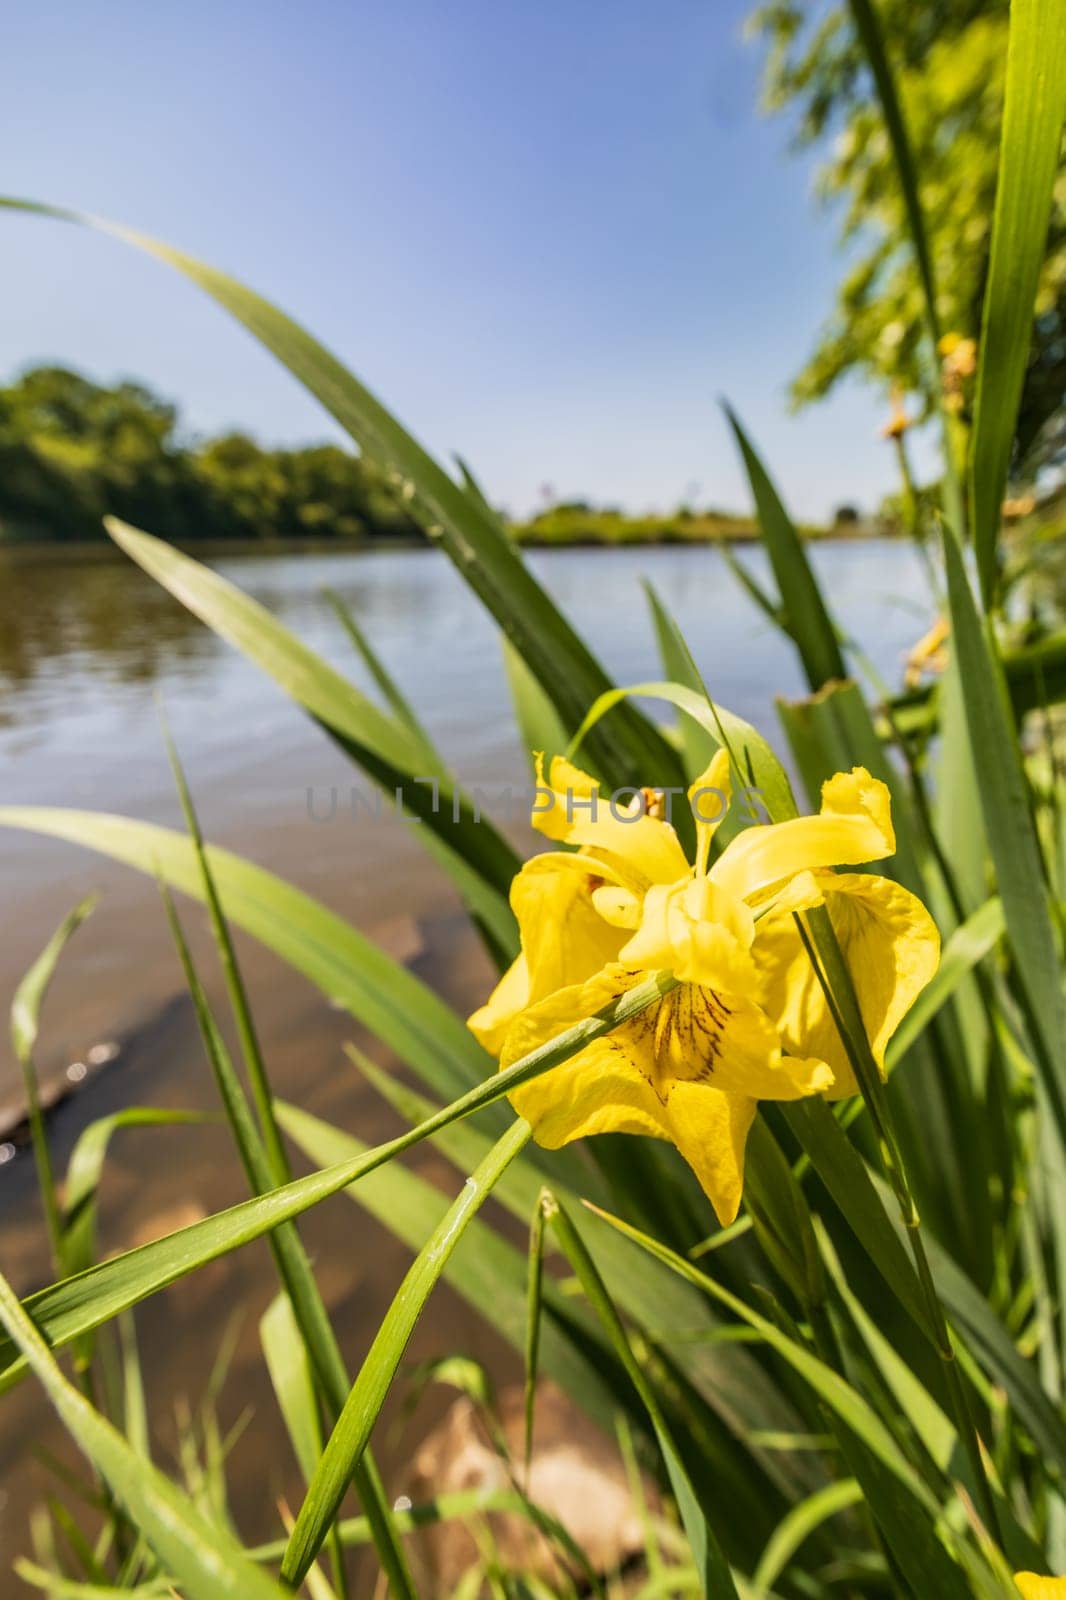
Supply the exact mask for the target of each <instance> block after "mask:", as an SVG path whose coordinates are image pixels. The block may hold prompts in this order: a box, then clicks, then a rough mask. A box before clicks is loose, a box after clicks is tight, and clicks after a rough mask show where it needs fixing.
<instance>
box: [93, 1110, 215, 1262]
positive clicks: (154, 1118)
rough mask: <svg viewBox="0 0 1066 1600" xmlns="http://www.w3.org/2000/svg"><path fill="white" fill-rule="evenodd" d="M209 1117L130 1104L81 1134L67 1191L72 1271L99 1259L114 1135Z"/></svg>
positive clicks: (200, 1121)
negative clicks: (99, 1205) (100, 1207)
mask: <svg viewBox="0 0 1066 1600" xmlns="http://www.w3.org/2000/svg"><path fill="white" fill-rule="evenodd" d="M207 1120H208V1119H207V1118H206V1117H205V1116H204V1115H203V1113H202V1112H199V1111H164V1110H158V1109H157V1108H156V1107H155V1106H127V1107H126V1108H125V1110H123V1111H115V1112H113V1113H112V1114H111V1116H109V1117H98V1118H97V1119H96V1121H95V1122H90V1123H89V1125H88V1127H87V1128H84V1129H83V1130H82V1132H81V1133H80V1134H79V1135H78V1140H77V1143H76V1144H75V1146H74V1149H73V1150H72V1151H71V1153H70V1160H69V1162H68V1163H67V1176H66V1183H65V1185H64V1191H63V1259H64V1263H65V1266H66V1270H67V1272H68V1273H74V1272H83V1271H84V1270H85V1269H86V1267H91V1266H92V1264H93V1262H94V1261H95V1259H96V1197H97V1192H98V1190H99V1188H100V1180H101V1178H102V1177H103V1171H104V1162H105V1160H106V1159H107V1153H108V1148H109V1146H110V1144H111V1140H112V1138H113V1136H114V1135H115V1134H116V1133H117V1132H118V1131H119V1129H121V1128H166V1127H174V1126H175V1125H181V1124H183V1123H184V1124H196V1123H203V1122H206V1121H207Z"/></svg>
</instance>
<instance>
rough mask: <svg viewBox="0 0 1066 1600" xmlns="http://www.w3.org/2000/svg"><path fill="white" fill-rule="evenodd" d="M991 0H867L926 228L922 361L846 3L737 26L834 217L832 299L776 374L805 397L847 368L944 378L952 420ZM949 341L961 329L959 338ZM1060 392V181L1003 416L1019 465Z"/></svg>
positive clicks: (997, 32)
mask: <svg viewBox="0 0 1066 1600" xmlns="http://www.w3.org/2000/svg"><path fill="white" fill-rule="evenodd" d="M1008 11H1009V7H1008V4H1007V0H879V4H878V15H879V18H880V21H881V25H882V28H883V30H884V34H885V38H886V41H887V43H888V46H889V49H890V51H891V54H892V57H893V65H894V67H895V69H896V71H897V74H898V83H899V88H900V93H901V98H902V101H903V107H904V113H905V116H906V119H907V125H908V131H909V133H910V137H911V142H912V146H913V149H914V154H915V160H916V165H917V168H918V172H919V179H920V191H921V198H922V202H923V207H924V211H925V216H926V220H927V225H928V229H929V234H930V240H931V248H932V253H933V259H934V268H935V273H936V282H937V295H938V300H939V305H938V311H939V317H940V324H941V327H942V328H943V329H944V330H945V332H946V333H947V334H949V335H951V336H954V338H953V340H952V343H953V345H954V348H953V349H949V350H946V351H945V352H943V354H944V356H945V362H944V366H943V369H942V370H941V371H934V370H932V368H931V366H930V363H929V359H928V352H927V351H926V350H925V348H924V346H923V334H924V328H923V322H922V294H921V286H920V284H919V281H918V274H917V270H916V267H915V264H914V259H913V255H912V252H911V250H910V248H909V245H908V233H907V227H906V219H905V217H904V211H903V202H902V199H901V196H900V192H899V184H898V182H897V179H896V176H895V171H894V168H893V160H892V152H891V149H890V147H889V142H888V138H887V136H886V133H885V129H884V126H883V123H882V119H881V114H880V109H879V107H878V103H877V99H876V95H875V93H874V88H873V84H872V81H871V79H870V75H869V72H868V70H867V68H866V65H865V58H864V55H863V52H862V49H861V46H860V44H859V42H858V40H857V38H856V36H855V33H854V30H853V28H852V26H851V21H850V12H849V8H848V6H847V5H846V4H836V5H832V6H831V7H830V8H829V9H828V10H826V8H825V6H824V5H821V4H817V5H816V4H813V3H811V0H769V3H767V4H764V5H762V6H761V7H760V8H759V9H758V10H757V11H756V12H755V14H754V16H753V18H752V21H751V26H752V28H753V30H754V31H755V32H756V33H757V34H758V35H760V36H761V38H762V39H763V41H764V42H765V44H766V47H767V61H766V72H765V101H766V104H767V106H768V107H769V108H770V109H771V110H773V111H787V112H790V113H791V114H792V115H793V116H794V117H795V119H796V133H795V142H796V145H797V146H798V147H799V148H801V149H809V148H811V147H816V148H819V149H821V150H823V151H824V160H823V162H822V165H821V167H820V169H819V172H818V180H817V184H818V192H819V194H820V195H821V196H822V197H823V198H824V199H825V200H827V201H829V202H830V203H835V205H836V207H837V209H838V211H839V212H840V215H841V230H840V232H841V242H842V245H843V247H844V251H845V254H846V258H847V267H846V270H845V272H844V275H843V278H842V279H841V282H840V284H839V286H838V289H837V297H836V304H835V306H834V308H833V311H832V313H831V315H830V317H829V320H828V322H827V323H826V325H825V326H824V327H823V329H822V331H821V334H820V335H819V338H818V342H817V344H816V346H815V348H814V350H813V352H812V354H811V356H810V358H809V360H808V362H807V364H806V366H805V367H804V368H803V370H802V371H801V372H800V373H799V374H798V375H797V377H796V378H795V380H794V382H793V386H792V396H793V399H794V401H795V402H796V404H798V405H804V404H807V403H809V402H810V401H814V400H818V399H821V398H822V397H823V396H824V395H826V394H828V393H829V392H830V390H831V389H832V388H833V387H834V385H835V384H836V383H838V382H839V380H840V379H841V378H843V377H844V376H845V375H847V374H856V373H857V374H859V375H861V376H862V377H865V378H868V379H872V380H874V381H875V382H877V383H879V384H881V385H883V387H884V388H885V389H886V390H892V389H897V390H900V391H903V392H906V393H911V394H916V395H918V396H920V397H921V399H922V402H923V411H927V410H928V408H929V406H930V404H931V401H932V396H933V393H934V384H936V383H937V382H941V381H946V383H947V386H948V390H949V394H950V396H951V402H952V404H953V405H954V407H955V409H956V412H957V414H958V416H959V420H960V425H961V426H962V427H963V428H964V427H965V423H966V420H967V417H968V410H969V404H970V401H971V398H972V396H971V392H970V385H971V381H972V377H971V373H970V370H969V368H970V366H971V360H970V357H971V353H972V351H971V347H970V346H969V345H968V344H967V343H965V341H969V340H975V339H976V338H977V337H978V335H979V333H980V324H981V305H982V299H983V295H984V285H985V277H986V273H987V267H988V248H989V237H990V231H991V223H992V211H993V205H994V201H995V189H996V167H997V154H998V143H999V126H1000V116H1001V111H1002V101H1003V81H1004V66H1005V59H1006V41H1007V24H1008ZM960 341H963V342H962V343H961V344H960ZM1064 396H1066V185H1064V186H1063V188H1062V190H1061V191H1060V194H1059V197H1058V202H1057V205H1056V209H1055V213H1054V216H1053V219H1052V226H1051V232H1050V236H1049V240H1048V251H1047V258H1046V261H1045V267H1044V275H1043V281H1042V285H1041V294H1040V301H1039V306H1038V317H1037V322H1036V326H1035V329H1034V339H1033V347H1032V354H1031V358H1030V366H1029V373H1028V379H1027V382H1026V387H1025V394H1024V398H1023V403H1022V408H1021V415H1020V417H1019V427H1018V464H1019V466H1020V467H1021V469H1022V471H1023V472H1025V471H1027V470H1028V471H1031V470H1032V469H1033V468H1034V467H1035V465H1036V464H1037V463H1038V462H1039V461H1041V460H1045V459H1048V457H1049V456H1051V455H1054V454H1055V453H1056V452H1059V453H1061V450H1062V445H1063V442H1064V441H1063V427H1062V424H1063V401H1064Z"/></svg>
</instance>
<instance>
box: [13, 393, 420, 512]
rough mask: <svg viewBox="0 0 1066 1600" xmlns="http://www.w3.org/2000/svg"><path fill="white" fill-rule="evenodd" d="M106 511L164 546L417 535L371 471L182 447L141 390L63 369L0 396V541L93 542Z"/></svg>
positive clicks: (295, 456)
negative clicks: (208, 541)
mask: <svg viewBox="0 0 1066 1600" xmlns="http://www.w3.org/2000/svg"><path fill="white" fill-rule="evenodd" d="M108 513H111V514H113V515H114V516H118V517H122V518H123V519H124V520H125V521H127V522H132V523H134V524H135V525H136V526H138V527H141V528H145V529H147V530H148V531H149V532H150V533H154V534H157V535H158V536H159V537H160V538H162V539H168V540H171V541H173V542H175V543H188V542H192V541H195V540H200V539H219V540H224V539H268V540H269V539H302V538H337V537H340V538H360V537H365V538H384V539H390V538H404V537H408V538H410V537H417V536H418V533H419V529H418V527H417V525H416V524H415V522H414V521H413V520H412V518H411V517H410V516H409V515H408V513H407V512H406V510H405V509H404V507H403V504H402V502H401V501H399V500H398V499H397V498H396V496H395V495H394V493H393V492H392V490H391V489H390V487H389V485H388V484H387V482H386V480H385V476H384V474H383V473H382V472H381V471H380V469H378V468H377V467H375V466H374V465H373V464H372V463H370V462H367V461H363V460H361V459H360V458H359V457H358V456H355V455H353V454H351V453H350V452H349V451H347V450H343V449H341V448H339V447H338V446H337V445H330V444H322V445H311V446H308V447H307V448H304V449H295V450H270V449H264V448H263V447H262V446H261V445H259V444H257V443H256V442H255V440H254V439H251V438H249V437H248V435H247V434H244V433H238V432H233V433H225V434H222V435H220V436H219V437H217V438H211V439H203V440H198V439H190V438H188V437H187V436H185V435H184V434H183V432H182V430H181V427H180V421H179V416H178V412H177V409H176V407H174V406H172V405H169V404H168V403H167V402H165V401H163V400H161V399H159V398H158V396H156V395H154V394H152V393H151V392H150V391H149V390H148V389H146V388H144V387H143V386H142V385H141V384H138V383H132V382H125V383H118V384H114V385H111V386H107V385H103V384H98V383H93V382H91V381H90V380H89V379H88V378H85V377H82V376H81V375H80V374H78V373H76V372H70V371H67V370H66V369H65V368H63V367H34V368H33V369H31V370H30V371H28V372H25V373H24V374H23V375H22V376H21V377H20V378H18V379H17V380H16V381H15V382H14V383H12V384H11V385H9V386H8V387H7V388H2V389H0V540H19V539H36V540H48V541H56V542H74V541H78V540H88V539H99V538H101V537H102V535H103V529H102V527H101V521H102V518H103V517H104V516H105V515H107V514H108Z"/></svg>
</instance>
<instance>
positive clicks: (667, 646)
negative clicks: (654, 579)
mask: <svg viewBox="0 0 1066 1600" xmlns="http://www.w3.org/2000/svg"><path fill="white" fill-rule="evenodd" d="M643 586H644V594H645V597H646V599H647V602H648V609H649V610H650V611H651V620H652V626H653V627H654V629H655V642H656V644H657V645H658V647H659V657H660V660H661V661H662V664H663V674H664V676H665V677H666V678H667V679H668V680H669V681H670V682H671V683H680V684H682V685H683V686H684V687H685V688H686V689H690V690H691V691H692V693H693V694H697V695H700V696H701V697H702V695H703V692H704V689H703V680H702V679H701V678H700V675H699V673H698V672H697V671H696V670H695V669H694V666H693V662H692V656H691V653H690V651H689V650H688V648H687V646H686V645H685V643H684V641H683V638H682V635H681V630H680V628H679V627H678V625H677V623H676V622H675V621H674V619H673V617H672V616H671V615H670V613H669V611H667V609H666V607H665V605H664V604H663V602H662V600H661V599H660V598H659V596H658V594H657V593H656V591H655V589H654V587H653V585H652V584H651V582H650V581H649V580H648V579H647V578H645V579H644V582H643ZM678 733H679V735H680V738H681V749H682V751H683V752H684V758H685V776H686V777H687V778H688V779H689V781H690V782H695V780H696V779H697V778H698V777H699V775H700V773H701V772H705V771H706V770H707V766H708V763H709V762H710V759H711V757H712V756H713V755H714V752H715V750H716V749H717V748H718V740H717V739H716V738H712V737H711V735H710V734H709V733H708V732H707V730H706V728H702V727H700V725H699V723H697V722H693V720H692V718H691V717H685V716H683V717H682V718H681V721H680V726H679V728H678Z"/></svg>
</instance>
